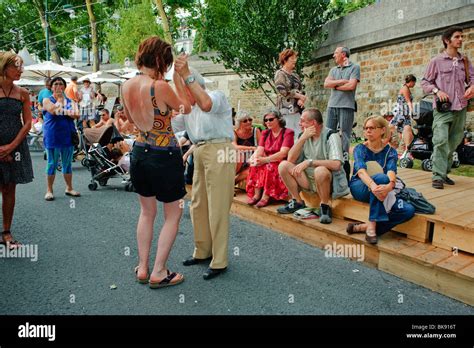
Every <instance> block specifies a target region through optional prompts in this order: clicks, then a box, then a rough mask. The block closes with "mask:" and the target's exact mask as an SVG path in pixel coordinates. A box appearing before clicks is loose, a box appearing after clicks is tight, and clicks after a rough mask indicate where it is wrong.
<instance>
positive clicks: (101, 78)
mask: <svg viewBox="0 0 474 348" xmlns="http://www.w3.org/2000/svg"><path fill="white" fill-rule="evenodd" d="M85 79H89V80H90V81H91V82H92V83H97V84H101V83H115V84H121V83H122V82H124V81H125V79H121V78H118V77H116V76H114V75H112V74H110V73H108V72H106V71H100V70H99V71H96V72H94V73H92V74H88V75H85V76H82V77H81V78H80V79H79V80H78V81H79V82H83V81H84V80H85Z"/></svg>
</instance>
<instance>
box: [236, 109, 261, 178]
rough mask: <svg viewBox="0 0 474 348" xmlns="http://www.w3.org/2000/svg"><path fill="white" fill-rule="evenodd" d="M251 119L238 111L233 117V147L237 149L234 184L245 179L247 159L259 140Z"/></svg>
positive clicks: (246, 114)
mask: <svg viewBox="0 0 474 348" xmlns="http://www.w3.org/2000/svg"><path fill="white" fill-rule="evenodd" d="M252 122H253V118H252V117H251V116H250V114H249V113H248V112H246V111H239V112H238V113H237V115H236V117H235V130H234V141H233V142H232V143H233V144H234V147H235V148H236V149H237V151H238V152H237V153H238V156H237V159H238V162H237V167H236V170H235V174H236V176H235V183H236V184H237V183H239V182H240V181H243V180H245V179H247V176H248V174H249V161H248V160H249V159H250V157H251V156H252V155H253V153H254V152H255V150H257V146H258V142H259V140H260V129H258V128H257V127H254V126H253V124H252Z"/></svg>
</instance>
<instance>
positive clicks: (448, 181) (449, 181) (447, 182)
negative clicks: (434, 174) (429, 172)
mask: <svg viewBox="0 0 474 348" xmlns="http://www.w3.org/2000/svg"><path fill="white" fill-rule="evenodd" d="M444 183H445V184H448V185H454V181H453V180H452V179H450V178H448V177H446V178H445V179H444Z"/></svg>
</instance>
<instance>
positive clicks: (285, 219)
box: [232, 169, 474, 306]
mask: <svg viewBox="0 0 474 348" xmlns="http://www.w3.org/2000/svg"><path fill="white" fill-rule="evenodd" d="M399 175H400V177H401V178H402V179H403V180H404V181H405V183H406V184H407V185H408V186H409V187H413V188H415V189H416V190H417V191H418V192H421V193H423V195H424V196H425V197H426V198H427V199H428V200H429V201H430V202H432V203H433V204H434V205H435V206H436V208H437V212H436V214H434V215H418V214H417V215H416V216H415V218H413V219H412V220H411V221H409V222H407V223H405V224H403V225H400V226H398V228H396V231H393V232H389V233H387V234H385V235H384V236H382V237H381V238H380V239H379V243H378V244H377V245H376V246H372V245H370V244H368V243H366V242H365V236H364V234H354V235H348V234H347V233H346V231H345V229H346V226H347V223H348V222H349V221H348V220H358V221H365V220H366V219H367V217H368V214H369V210H368V209H369V208H368V205H367V204H364V203H360V202H357V201H355V200H353V199H352V198H351V197H344V198H343V199H340V200H337V201H335V202H333V215H334V219H333V220H334V221H333V223H332V224H329V225H323V224H321V223H319V221H318V220H298V219H296V218H294V217H293V216H292V215H291V214H290V215H280V214H278V213H277V212H276V208H277V207H278V206H279V205H281V204H275V205H269V206H267V207H264V208H261V209H258V208H255V207H253V206H248V205H247V204H246V203H245V202H246V195H245V193H244V192H240V193H239V194H238V195H237V196H236V197H235V198H234V204H233V205H232V213H233V214H235V215H237V216H239V217H241V218H243V219H246V220H249V221H251V222H254V223H257V224H260V225H262V226H265V227H268V228H271V229H274V230H276V231H278V232H281V233H284V234H287V235H289V236H291V237H294V238H297V239H299V240H302V241H304V242H306V243H308V244H311V245H314V246H317V247H320V248H324V247H325V246H327V245H330V244H332V243H334V242H336V243H337V244H338V245H348V244H349V245H355V244H362V245H364V250H365V259H364V262H365V263H366V264H369V265H371V266H373V267H376V268H378V269H380V270H382V271H385V272H387V273H391V274H394V275H396V276H398V277H400V278H403V279H406V280H408V281H411V282H413V283H416V284H419V285H422V286H424V287H427V288H429V289H432V290H434V291H436V292H439V293H442V294H444V295H446V296H449V297H452V298H455V299H457V300H459V301H462V302H464V303H466V304H469V305H471V306H474V291H473V290H472V289H474V179H472V178H467V177H459V176H452V179H453V180H454V181H455V182H456V185H454V186H448V185H446V186H445V189H444V190H436V189H433V188H431V173H427V172H423V171H420V170H411V169H400V170H399ZM450 177H451V176H450ZM305 199H306V202H307V204H308V203H309V204H310V205H319V202H318V200H317V198H315V197H314V196H313V197H308V196H305Z"/></svg>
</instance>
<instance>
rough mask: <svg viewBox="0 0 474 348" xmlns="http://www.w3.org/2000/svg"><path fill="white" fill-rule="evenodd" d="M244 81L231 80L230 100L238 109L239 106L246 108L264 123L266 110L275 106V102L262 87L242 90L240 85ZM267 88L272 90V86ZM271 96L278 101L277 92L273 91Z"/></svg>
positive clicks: (259, 121) (242, 108)
mask: <svg viewBox="0 0 474 348" xmlns="http://www.w3.org/2000/svg"><path fill="white" fill-rule="evenodd" d="M243 81H244V80H232V81H229V85H228V88H229V102H230V104H231V105H232V107H233V108H235V110H236V111H237V110H238V109H239V108H240V110H245V111H247V112H249V113H250V114H251V115H252V116H253V117H254V118H255V119H256V120H258V123H262V122H263V121H262V120H263V115H264V113H265V111H266V110H268V109H269V108H271V107H273V104H272V102H271V101H270V100H269V99H268V98H267V97H266V96H265V94H264V93H263V91H262V90H261V89H252V90H246V91H243V90H241V88H240V86H241V83H243ZM265 89H266V90H270V89H271V87H270V86H267V87H265ZM270 98H271V99H272V100H273V101H274V102H276V94H274V93H271V94H270Z"/></svg>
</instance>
